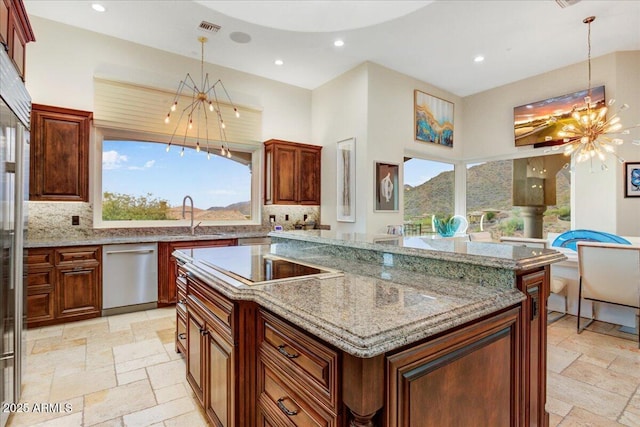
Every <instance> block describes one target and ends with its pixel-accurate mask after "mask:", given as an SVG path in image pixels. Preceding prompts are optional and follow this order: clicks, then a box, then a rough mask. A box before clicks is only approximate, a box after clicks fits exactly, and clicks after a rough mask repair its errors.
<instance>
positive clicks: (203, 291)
mask: <svg viewBox="0 0 640 427" xmlns="http://www.w3.org/2000/svg"><path fill="white" fill-rule="evenodd" d="M192 304H195V305H196V306H197V307H198V309H199V310H201V311H203V312H204V313H205V314H206V315H207V317H208V318H210V321H208V323H211V326H212V327H214V328H215V329H216V330H218V332H219V333H220V334H221V335H222V336H223V337H224V338H226V339H227V340H228V341H229V342H230V343H232V344H233V342H234V338H233V334H232V330H233V325H232V320H233V303H232V302H231V301H229V300H228V299H226V298H225V297H223V296H222V295H220V294H219V293H218V292H216V291H214V290H213V289H211V288H209V287H208V286H206V285H202V284H200V283H199V282H198V281H196V280H194V279H192V278H190V277H188V278H187V305H188V306H191V305H192Z"/></svg>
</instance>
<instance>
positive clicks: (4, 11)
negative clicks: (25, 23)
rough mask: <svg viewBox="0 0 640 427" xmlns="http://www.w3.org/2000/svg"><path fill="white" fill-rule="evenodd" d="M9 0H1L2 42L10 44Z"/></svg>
mask: <svg viewBox="0 0 640 427" xmlns="http://www.w3.org/2000/svg"><path fill="white" fill-rule="evenodd" d="M8 2H9V0H0V43H2V44H4V45H5V46H7V47H8V46H9V4H8Z"/></svg>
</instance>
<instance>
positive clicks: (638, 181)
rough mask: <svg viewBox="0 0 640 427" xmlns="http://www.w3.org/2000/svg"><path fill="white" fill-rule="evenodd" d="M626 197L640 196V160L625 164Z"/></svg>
mask: <svg viewBox="0 0 640 427" xmlns="http://www.w3.org/2000/svg"><path fill="white" fill-rule="evenodd" d="M624 197H640V162H626V163H625V164H624Z"/></svg>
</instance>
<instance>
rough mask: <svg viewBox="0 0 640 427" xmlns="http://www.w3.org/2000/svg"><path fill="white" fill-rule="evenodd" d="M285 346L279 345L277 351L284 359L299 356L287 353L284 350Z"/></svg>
mask: <svg viewBox="0 0 640 427" xmlns="http://www.w3.org/2000/svg"><path fill="white" fill-rule="evenodd" d="M285 347H286V345H285V344H280V345H279V346H278V351H279V352H280V353H281V354H283V355H285V356H286V357H288V358H289V359H295V358H296V357H298V356H300V355H299V354H293V353H289V352H288V351H287V350H285Z"/></svg>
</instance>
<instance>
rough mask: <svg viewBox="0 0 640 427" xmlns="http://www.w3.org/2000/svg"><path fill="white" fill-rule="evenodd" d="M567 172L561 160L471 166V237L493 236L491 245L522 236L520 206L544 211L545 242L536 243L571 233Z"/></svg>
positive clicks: (546, 158) (535, 159) (544, 158)
mask: <svg viewBox="0 0 640 427" xmlns="http://www.w3.org/2000/svg"><path fill="white" fill-rule="evenodd" d="M567 166H568V165H567V159H566V157H564V156H563V155H562V154H558V155H551V156H538V157H528V158H523V159H515V160H511V159H509V160H498V161H491V162H484V163H473V164H468V165H467V187H466V192H467V217H468V218H469V229H468V232H477V231H481V230H483V231H489V232H491V235H492V238H493V240H499V239H500V237H501V236H524V219H523V216H522V209H523V208H522V206H526V205H530V206H546V211H545V212H544V213H543V214H542V215H543V216H542V220H543V222H542V228H543V230H542V236H536V237H543V238H546V236H547V234H548V233H550V232H551V233H562V232H564V231H567V230H570V229H571V218H570V216H571V191H570V188H571V174H570V172H569V168H568V167H567ZM514 167H515V168H516V175H517V176H518V178H517V180H516V181H517V182H516V183H515V184H514ZM518 171H519V172H518ZM514 185H516V187H517V188H516V190H517V191H516V192H515V194H516V195H517V198H518V200H516V201H515V202H514V188H513V187H514ZM527 237H533V236H527Z"/></svg>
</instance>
